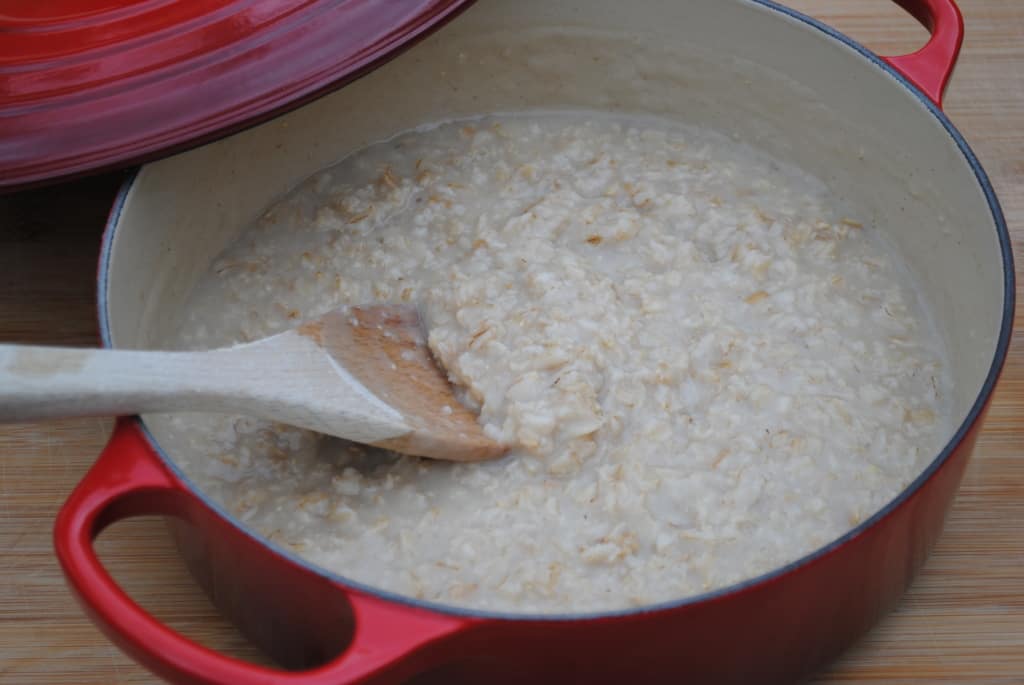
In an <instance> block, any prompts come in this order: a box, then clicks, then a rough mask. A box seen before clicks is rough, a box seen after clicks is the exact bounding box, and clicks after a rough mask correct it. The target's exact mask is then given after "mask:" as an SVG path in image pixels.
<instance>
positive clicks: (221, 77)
mask: <svg viewBox="0 0 1024 685" xmlns="http://www.w3.org/2000/svg"><path fill="white" fill-rule="evenodd" d="M470 1H471V0H34V1H27V2H6V3H0V189H12V188H17V187H23V186H27V185H31V184H37V183H40V182H42V181H45V180H49V179H57V178H63V177H68V176H73V175H80V174H83V173H85V172H88V171H95V170H99V169H105V168H110V167H114V166H120V165H125V164H129V163H135V162H140V161H143V160H146V159H152V158H154V157H157V156H160V155H163V154H167V153H170V152H173V151H178V150H181V149H183V148H185V147H190V146H194V145H197V144H199V143H201V142H205V141H208V140H211V139H213V138H216V137H220V136H222V135H225V134H226V133H229V132H231V131H234V130H238V129H240V128H243V127H245V126H247V125H251V124H253V123H256V122H258V121H262V120H265V119H268V118H270V117H271V116H272V115H274V114H277V113H279V112H281V111H284V110H285V109H290V108H292V107H295V106H298V105H299V104H301V103H303V102H307V101H309V100H311V99H312V98H314V97H316V96H317V95H320V94H323V93H324V92H326V91H328V90H330V89H333V88H337V87H339V86H341V85H343V84H344V83H346V82H348V81H350V80H352V79H353V78H355V77H356V76H358V75H360V74H361V73H364V72H365V71H367V70H368V69H369V68H371V67H372V66H374V65H376V64H378V63H380V62H381V61H383V60H384V59H385V58H387V57H389V56H393V55H394V54H395V53H396V51H397V49H398V48H399V47H401V46H403V45H406V44H408V43H409V42H410V41H412V40H413V39H415V38H417V37H419V36H422V35H423V34H424V33H425V32H427V31H428V30H430V29H431V28H434V27H437V26H439V25H440V24H441V23H443V22H444V21H445V20H446V19H448V18H450V17H452V16H454V14H455V13H456V12H457V11H458V10H459V9H460V8H462V7H464V6H466V5H467V4H469V2H470Z"/></svg>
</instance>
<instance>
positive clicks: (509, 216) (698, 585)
mask: <svg viewBox="0 0 1024 685" xmlns="http://www.w3.org/2000/svg"><path fill="white" fill-rule="evenodd" d="M838 207H840V204H839V203H838V201H837V200H836V198H834V197H832V196H831V195H830V194H829V192H828V191H827V189H826V188H825V186H824V185H823V184H821V183H820V182H818V181H817V180H815V179H813V178H810V177H808V176H806V175H805V174H803V173H801V172H800V171H799V170H797V169H794V168H790V167H788V166H786V165H783V164H780V163H778V162H776V161H773V160H771V159H769V158H767V157H764V156H762V155H761V154H760V153H758V152H756V151H754V150H752V149H750V148H748V147H746V146H744V145H743V144H741V143H738V142H736V141H732V140H730V139H728V138H725V137H722V136H719V135H718V134H715V133H711V132H707V131H701V130H695V129H690V128H686V127H682V126H679V125H676V124H668V123H665V122H661V121H656V120H639V119H638V120H632V121H627V120H623V119H616V118H612V117H610V116H605V115H596V114H580V113H577V114H556V113H547V114H541V113H536V114H531V115H515V116H512V115H510V116H501V117H488V118H482V119H478V120H473V121H463V122H456V123H449V124H445V125H441V126H438V127H435V128H430V129H423V130H419V131H414V132H410V133H407V134H404V135H401V136H399V137H397V138H395V139H393V140H390V141H387V142H383V143H380V144H377V145H374V146H372V147H370V148H368V149H366V150H364V151H362V152H360V153H357V154H356V155H354V156H352V157H351V158H349V159H347V160H344V161H343V162H341V163H340V164H338V165H337V166H336V167H334V168H332V169H328V170H326V171H324V172H321V173H320V174H318V175H316V176H314V177H313V178H311V179H310V180H309V181H307V182H306V183H305V184H303V185H302V186H301V187H300V188H298V189H296V190H295V191H294V192H292V193H291V194H289V195H288V196H287V197H286V198H284V199H283V200H282V201H281V202H279V203H277V204H276V205H274V206H273V207H271V208H270V209H269V210H268V211H267V212H266V213H265V214H264V215H263V216H262V217H261V218H260V219H259V220H258V221H257V222H256V223H255V224H254V225H252V226H251V227H249V228H248V229H247V230H246V232H244V234H243V235H242V237H241V238H240V239H239V240H238V242H237V243H236V244H235V245H233V246H232V247H231V248H230V249H229V250H228V251H227V252H225V253H224V254H223V255H222V256H221V258H219V259H218V260H217V261H216V263H215V264H214V265H213V266H212V269H211V270H210V272H209V274H208V275H207V276H206V277H205V279H204V281H203V282H202V283H201V285H200V287H199V288H198V289H197V291H196V292H195V293H194V295H193V297H192V299H191V302H190V305H189V308H188V311H187V313H186V316H185V319H184V322H183V325H182V333H181V339H180V341H178V342H179V343H180V346H181V347H188V348H205V347H213V346H220V345H227V344H231V343H235V342H241V341H246V340H251V339H255V338H258V337H262V336H265V335H269V334H272V333H275V332H278V331H281V330H283V329H285V328H288V327H292V326H295V325H297V324H298V323H299V322H301V321H302V320H304V319H307V318H311V317H315V316H318V315H320V314H322V313H323V312H325V311H327V310H329V309H332V308H334V307H336V306H339V305H342V304H358V303H370V302H408V303H415V304H417V305H418V306H419V308H420V310H421V313H422V315H423V317H424V319H425V321H426V322H427V327H428V330H429V343H430V347H431V349H432V350H433V351H434V353H435V355H436V356H437V358H438V359H439V360H440V362H441V363H442V364H443V366H444V367H445V368H446V369H447V370H448V372H449V374H450V376H451V378H452V380H453V381H454V383H455V384H456V385H457V386H458V389H459V390H458V392H459V394H460V398H461V399H462V400H463V401H464V402H465V403H466V404H467V405H469V406H471V407H473V408H474V409H475V410H478V411H479V413H480V421H481V422H482V424H483V425H484V427H485V430H486V431H487V433H488V434H489V435H491V436H492V437H494V438H496V439H499V440H502V441H505V442H507V443H508V444H510V445H512V446H513V449H512V451H511V453H510V454H509V456H508V457H507V458H505V459H502V460H499V461H495V462H488V463H481V464H455V463H444V462H435V461H430V460H425V459H416V458H411V457H405V456H398V455H395V454H392V453H387V452H384V451H381V450H375V449H370V448H365V447H362V446H358V445H353V444H349V443H345V442H343V441H340V440H336V439H333V438H325V437H323V436H319V435H315V434H312V433H309V432H307V431H302V430H298V429H295V428H291V427H288V426H283V425H277V424H272V423H269V422H266V421H261V420H257V419H253V418H248V417H238V416H212V415H203V416H200V415H177V416H159V417H150V419H149V422H150V424H151V425H153V426H154V427H155V430H156V431H157V435H158V436H159V437H160V439H161V442H162V444H164V445H165V446H166V447H167V448H168V449H169V450H170V451H171V453H172V454H174V456H175V458H176V460H177V461H178V463H179V464H181V466H182V468H183V469H184V470H185V472H186V473H187V474H188V475H189V477H191V478H192V479H193V480H194V481H195V482H196V483H197V484H198V485H199V486H200V487H201V488H202V489H203V490H204V491H205V492H207V493H208V494H210V495H211V496H212V497H213V498H214V499H216V500H217V501H218V502H220V503H221V504H223V505H224V506H225V507H226V508H227V509H228V510H230V511H231V512H233V513H234V514H235V515H236V516H237V517H238V518H239V519H240V520H241V521H243V522H244V523H245V524H246V525H248V526H250V527H252V528H253V529H255V530H257V531H259V532H261V533H262V534H264V535H265V536H267V537H269V538H270V539H271V540H273V541H275V542H277V543H279V544H281V545H283V546H285V547H288V548H290V549H292V550H294V551H295V552H297V553H298V554H300V555H302V556H304V557H306V558H308V559H309V560H311V561H313V562H315V563H317V564H319V565H321V566H323V567H325V568H327V569H330V570H332V571H335V572H337V573H339V574H342V575H344V576H346V577H348V578H352V579H354V580H357V581H361V582H364V583H368V584H370V585H373V586H375V587H378V588H382V589H386V590H390V591H393V592H397V593H401V594H404V595H408V596H411V597H415V598H421V599H428V600H434V601H439V602H444V603H448V604H454V605H460V606H467V607H473V608H477V609H490V610H506V611H519V612H565V611H589V610H600V609H616V608H626V607H633V606H638V605H644V604H649V603H654V602H658V601H665V600H671V599H677V598H682V597H685V596H688V595H692V594H694V593H699V592H702V591H706V590H711V589H714V588H718V587H722V586H725V585H728V584H731V583H734V582H736V581H740V580H743V579H746V578H749V577H751V576H753V575H756V574H759V573H762V572H765V571H768V570H771V569H773V568H776V567H778V566H779V565H781V564H784V563H786V562H789V561H792V560H794V559H796V558H797V557H799V556H801V555H802V554H805V553H808V552H810V551H812V550H813V549H815V548H817V547H819V546H820V545H822V544H825V543H827V542H829V541H830V540H833V539H835V538H836V537H838V536H840V535H842V534H843V533H844V532H846V531H847V530H849V529H850V528H851V527H852V526H854V525H856V524H858V523H859V522H861V521H863V520H864V519H865V518H867V517H869V516H871V515H872V514H873V513H874V512H875V511H877V510H878V509H879V508H880V507H882V506H883V505H884V504H885V503H886V502H887V501H888V500H890V499H891V498H892V497H893V496H894V495H896V494H897V493H898V492H899V490H901V489H902V488H903V487H904V486H906V485H907V484H908V483H909V482H910V481H911V480H912V479H913V478H914V477H915V476H916V475H917V474H918V473H919V472H920V471H921V469H922V468H923V466H924V465H925V464H926V463H927V462H928V461H930V459H931V458H932V457H933V456H934V455H935V454H936V453H937V451H938V449H940V448H941V445H942V443H943V441H944V440H945V439H946V438H947V437H948V434H949V432H950V430H951V421H950V416H949V414H950V408H949V406H948V401H949V396H950V380H949V378H948V371H947V369H946V367H945V364H944V362H943V350H942V348H941V343H940V342H939V340H940V339H939V337H938V336H937V335H936V334H935V333H934V331H933V329H932V324H931V323H930V321H929V319H928V317H927V316H926V315H925V312H924V311H923V310H922V308H921V305H920V304H919V302H918V300H917V297H916V296H915V294H914V291H913V289H912V288H911V287H910V284H909V283H908V277H907V274H906V273H905V271H904V269H903V267H902V265H901V263H900V262H899V260H898V259H897V257H896V256H895V254H894V253H893V252H892V251H891V250H889V249H888V248H887V247H886V244H885V243H884V241H883V239H882V238H881V237H880V236H879V235H878V229H877V227H872V226H863V225H861V223H860V222H858V221H857V219H856V217H855V216H851V215H849V214H848V213H847V212H845V211H842V210H840V209H838Z"/></svg>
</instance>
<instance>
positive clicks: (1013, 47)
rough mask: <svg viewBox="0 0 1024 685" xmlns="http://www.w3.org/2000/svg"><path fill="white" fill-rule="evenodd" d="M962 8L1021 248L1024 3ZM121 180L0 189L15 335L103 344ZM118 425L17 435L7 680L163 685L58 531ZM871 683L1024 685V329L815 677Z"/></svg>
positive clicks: (174, 580) (131, 531)
mask: <svg viewBox="0 0 1024 685" xmlns="http://www.w3.org/2000/svg"><path fill="white" fill-rule="evenodd" d="M789 4H791V5H793V6H795V7H797V8H798V9H800V10H803V11H805V12H808V13H809V14H812V15H814V16H817V17H819V18H821V19H824V20H825V21H827V22H829V23H830V24H832V25H833V26H836V27H837V28H839V29H840V30H841V31H843V32H845V33H847V34H849V35H852V36H854V37H855V38H857V39H859V40H861V41H862V42H863V43H865V44H866V45H867V46H868V47H870V48H872V49H874V50H876V51H877V52H880V53H883V54H899V53H900V52H906V51H909V50H911V49H913V48H915V47H916V46H917V45H919V44H920V43H921V42H922V41H923V40H924V37H925V35H926V34H925V32H924V30H923V29H922V28H921V27H920V26H917V25H916V24H915V23H914V22H913V21H912V20H911V19H910V18H909V17H908V16H907V15H905V14H903V13H902V12H901V11H900V10H899V9H897V8H896V7H895V5H894V4H893V3H892V2H890V1H889V0H789ZM960 5H961V7H962V9H963V12H964V15H965V17H966V21H967V41H966V44H965V46H964V52H963V56H962V58H961V61H960V66H959V68H958V70H957V73H956V75H955V77H954V81H953V84H952V86H951V88H950V91H949V93H948V96H947V101H946V110H947V112H948V113H949V114H950V116H951V117H952V119H953V120H954V122H955V123H956V124H957V125H958V127H959V128H960V129H961V131H963V133H964V134H965V136H966V137H967V139H968V140H969V141H970V143H971V144H972V146H973V147H974V149H975V150H976V151H977V153H978V155H979V157H980V158H981V160H982V162H983V164H984V165H985V167H986V169H987V170H988V172H989V175H990V176H991V177H992V180H993V182H994V184H995V186H996V190H997V192H998V193H999V196H1000V198H1001V200H1002V203H1003V206H1004V209H1005V211H1006V215H1007V219H1008V220H1009V223H1010V228H1011V231H1013V233H1014V236H1015V238H1016V242H1017V244H1018V245H1019V244H1022V243H1024V187H1022V182H1024V0H960ZM119 180H120V176H119V175H118V174H109V175H106V176H101V177H97V178H94V179H90V180H86V181H81V182H77V183H72V184H65V185H62V186H57V187H53V188H48V189H44V190H38V191H33V192H28V193H22V194H19V195H14V196H9V197H4V198H0V340H3V341H10V342H35V343H50V344H81V345H88V344H94V342H95V335H96V323H95V315H94V304H93V302H94V299H93V298H94V294H95V292H94V291H95V289H94V277H95V264H96V255H97V251H98V246H99V237H100V232H101V228H102V225H103V220H104V218H105V215H106V211H107V208H108V207H109V205H110V201H111V199H112V197H113V194H114V192H115V191H116V188H117V185H118V183H119ZM1018 263H1024V260H1022V259H1020V258H1018ZM1018 321H1019V322H1020V325H1024V320H1022V319H1021V318H1020V317H1019V318H1018ZM109 427H110V422H109V421H107V420H99V419H93V420H78V421H63V422H56V423H51V424H47V425H39V426H5V427H0V683H3V684H10V685H14V684H17V685H39V684H43V683H46V684H53V683H74V684H75V685H90V684H96V685H99V684H103V685H113V684H129V683H131V684H139V683H153V682H154V681H155V679H154V678H153V677H152V676H151V675H149V674H148V673H147V672H145V671H144V670H143V669H142V668H140V667H139V666H137V665H136V664H135V663H134V662H132V661H131V660H130V659H128V658H127V657H125V656H124V655H123V654H121V653H120V652H119V651H118V650H116V649H115V648H114V647H112V646H111V645H110V644H109V643H108V642H107V640H106V639H105V638H104V637H103V636H102V635H101V634H100V633H99V632H98V631H97V630H96V629H95V628H94V627H93V626H92V624H91V623H89V621H88V620H87V619H86V618H85V617H84V616H83V614H82V612H81V611H80V610H79V608H78V606H77V605H76V604H75V603H74V601H73V600H72V598H71V595H70V594H69V592H68V591H67V589H66V588H65V586H64V583H63V580H62V578H61V575H60V571H59V569H58V567H57V563H56V560H55V559H54V555H53V551H52V546H51V541H50V533H51V527H52V522H53V518H54V515H55V513H56V511H57V509H58V507H59V506H60V504H61V503H62V502H63V501H64V499H65V497H66V496H67V494H68V493H69V492H70V490H71V488H72V487H73V486H74V485H75V483H77V482H78V480H79V479H80V478H81V476H82V475H83V474H84V473H85V471H86V469H87V468H88V467H89V465H90V464H91V462H92V460H93V459H94V458H95V456H96V454H97V453H98V452H99V450H100V449H101V447H102V445H103V443H104V440H105V438H106V436H107V433H108V430H109ZM99 547H100V549H101V554H102V556H103V558H104V559H105V560H106V562H107V563H108V565H109V568H110V569H111V570H112V572H113V573H114V575H115V576H116V577H117V578H118V579H119V580H120V581H121V582H122V584H123V585H124V587H125V588H126V589H127V590H128V592H129V593H130V594H131V595H132V596H133V597H135V598H136V599H137V600H138V601H139V602H140V603H141V604H142V605H143V606H145V607H147V608H148V609H149V610H150V611H152V612H153V613H154V614H156V615H157V616H158V617H160V618H161V619H163V620H165V621H166V622H168V623H169V624H170V625H172V626H174V627H175V628H176V629H178V630H180V631H182V632H183V633H185V634H186V635H189V636H192V637H193V638H195V639H197V640H199V641H201V642H203V643H205V644H207V645H210V646H213V647H215V648H217V649H221V650H224V651H226V652H228V653H231V654H235V655H238V656H241V657H243V658H250V659H256V660H259V659H260V657H259V655H258V654H256V653H255V652H254V650H253V649H252V648H251V647H249V646H247V645H246V644H245V643H244V641H243V640H242V639H241V638H240V637H239V636H238V635H237V634H236V633H235V632H234V631H233V629H232V628H231V627H230V626H229V625H226V624H225V623H224V622H223V621H222V620H221V619H220V618H219V617H218V616H217V615H216V613H215V612H214V610H213V609H212V608H211V607H210V605H209V604H208V603H207V601H206V599H205V598H204V597H203V596H202V595H201V594H200V593H199V591H198V590H196V589H195V588H194V587H193V585H192V582H191V579H190V578H189V576H188V575H187V574H186V572H185V570H184V568H183V566H182V564H181V562H180V561H179V560H178V558H177V556H176V555H175V552H174V550H173V548H172V547H171V545H170V543H169V541H168V538H167V535H166V534H165V531H164V528H163V525H162V523H161V522H160V521H158V520H154V519H140V520H135V521H130V522H124V523H121V524H118V525H116V526H114V527H113V528H112V529H110V530H109V531H107V532H106V533H105V534H104V535H103V537H102V538H101V540H100V544H99ZM859 681H871V682H886V683H911V682H936V681H939V682H946V683H1024V337H1022V336H1019V335H1018V337H1017V338H1016V340H1015V342H1014V345H1013V349H1012V352H1011V356H1010V360H1009V362H1008V365H1007V369H1006V372H1005V374H1004V376H1003V379H1002V382H1001V384H1000V387H999V390H998V392H997V395H996V399H995V402H994V405H993V407H992V411H991V413H990V416H989V419H988V423H987V425H986V428H985V431H984V435H983V436H982V439H981V442H980V445H979V448H978V452H977V455H976V457H975V459H974V461H973V462H972V464H971V466H970V468H969V469H968V472H967V475H966V479H965V482H964V485H963V488H962V490H961V492H960V495H959V498H958V500H957V503H956V505H955V508H954V510H953V513H952V515H951V518H950V520H949V524H948V526H947V529H946V532H945V534H944V535H943V537H942V539H941V541H940V543H939V545H938V548H937V550H936V551H935V554H934V556H933V557H932V558H931V560H930V561H929V562H928V564H927V566H926V567H925V569H924V571H923V573H922V574H921V576H920V578H919V579H918V580H917V582H916V583H915V584H914V586H913V588H912V589H911V590H910V592H909V593H908V594H907V595H906V597H905V599H904V600H903V602H902V604H901V605H900V606H899V608H898V609H897V610H896V611H895V612H894V613H893V614H892V615H891V616H889V617H888V618H887V619H885V620H884V621H883V622H882V623H881V624H880V625H879V626H878V627H877V628H876V629H875V630H874V631H872V632H871V633H870V634H869V635H868V636H867V637H865V638H864V639H863V640H862V641H861V642H860V643H859V644H857V645H856V646H855V647H853V648H852V649H851V650H850V651H849V652H848V653H847V654H846V655H845V656H844V657H843V658H842V659H840V660H839V661H838V662H836V663H835V664H833V665H832V666H831V667H829V668H828V669H826V670H825V671H824V672H822V673H821V674H819V675H818V676H817V678H816V679H815V681H814V682H816V683H839V682H859Z"/></svg>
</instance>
